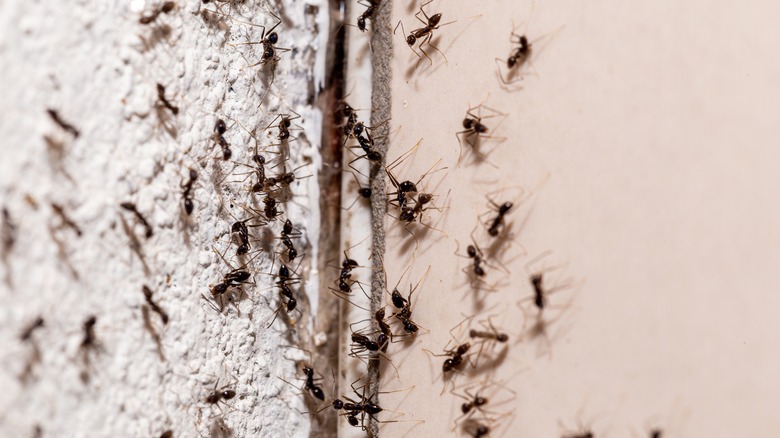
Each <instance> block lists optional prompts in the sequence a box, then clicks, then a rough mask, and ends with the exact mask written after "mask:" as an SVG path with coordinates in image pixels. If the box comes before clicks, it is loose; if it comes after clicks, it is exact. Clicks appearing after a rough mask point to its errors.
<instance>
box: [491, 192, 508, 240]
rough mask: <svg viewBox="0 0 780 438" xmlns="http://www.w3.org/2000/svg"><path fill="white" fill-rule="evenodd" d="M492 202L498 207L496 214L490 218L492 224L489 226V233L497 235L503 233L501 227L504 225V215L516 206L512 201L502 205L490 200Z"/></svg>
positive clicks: (493, 235)
mask: <svg viewBox="0 0 780 438" xmlns="http://www.w3.org/2000/svg"><path fill="white" fill-rule="evenodd" d="M490 204H491V205H492V206H493V207H495V209H496V216H495V217H494V218H493V219H492V220H490V226H489V227H488V234H490V236H492V237H497V236H498V235H499V234H500V233H501V229H502V228H503V227H504V225H505V223H504V217H505V216H506V215H507V214H508V213H509V211H510V210H511V209H512V207H514V204H513V203H511V202H504V203H503V204H501V205H498V204H496V203H495V202H493V201H492V200H490Z"/></svg>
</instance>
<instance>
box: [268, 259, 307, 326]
mask: <svg viewBox="0 0 780 438" xmlns="http://www.w3.org/2000/svg"><path fill="white" fill-rule="evenodd" d="M276 277H278V278H279V279H278V280H277V281H276V286H278V287H279V293H280V294H281V295H282V297H284V298H285V299H286V300H287V302H286V303H284V304H282V303H280V304H279V308H278V309H277V310H276V312H274V317H273V319H272V320H271V323H270V324H268V327H271V326H272V325H273V324H274V321H276V317H277V316H279V312H281V311H282V309H285V310H286V311H287V313H288V314H289V313H290V312H292V311H293V310H295V309H296V308H297V307H298V300H297V299H296V298H295V295H294V294H293V290H292V288H291V287H290V286H292V285H294V284H298V283H300V281H301V280H300V278H299V277H297V276H293V275H292V274H291V271H290V268H288V267H287V265H285V264H284V263H280V264H279V273H278V275H276ZM298 313H299V314H300V310H299V311H298ZM291 324H292V322H291Z"/></svg>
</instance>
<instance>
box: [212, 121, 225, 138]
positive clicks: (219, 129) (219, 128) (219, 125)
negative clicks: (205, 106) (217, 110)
mask: <svg viewBox="0 0 780 438" xmlns="http://www.w3.org/2000/svg"><path fill="white" fill-rule="evenodd" d="M214 130H215V131H217V133H218V134H219V135H222V134H224V133H225V131H227V125H226V124H225V121H224V120H222V119H218V120H217V124H216V125H214Z"/></svg>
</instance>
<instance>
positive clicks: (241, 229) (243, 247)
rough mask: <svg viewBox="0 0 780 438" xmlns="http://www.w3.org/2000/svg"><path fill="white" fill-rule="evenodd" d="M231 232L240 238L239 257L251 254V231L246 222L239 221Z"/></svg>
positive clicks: (237, 251) (234, 224) (232, 227)
mask: <svg viewBox="0 0 780 438" xmlns="http://www.w3.org/2000/svg"><path fill="white" fill-rule="evenodd" d="M230 232H231V233H233V234H236V235H237V236H238V241H239V245H238V249H237V250H236V254H237V255H244V254H246V253H247V252H249V230H248V229H247V227H246V222H244V221H237V222H234V223H233V225H232V226H231V227H230Z"/></svg>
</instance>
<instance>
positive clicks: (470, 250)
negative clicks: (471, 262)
mask: <svg viewBox="0 0 780 438" xmlns="http://www.w3.org/2000/svg"><path fill="white" fill-rule="evenodd" d="M466 254H468V255H469V257H471V258H474V257H476V256H477V247H475V246H474V245H469V246H468V248H466Z"/></svg>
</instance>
